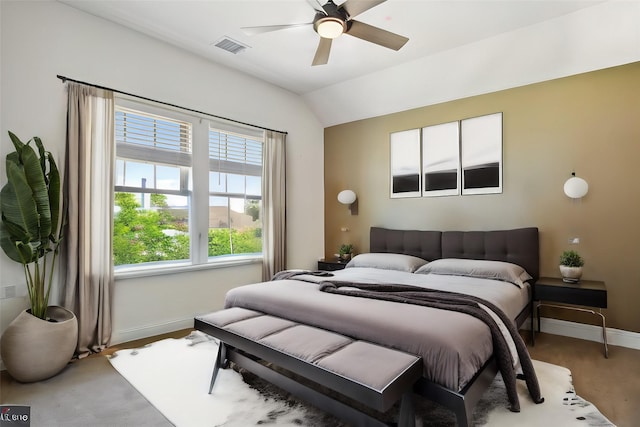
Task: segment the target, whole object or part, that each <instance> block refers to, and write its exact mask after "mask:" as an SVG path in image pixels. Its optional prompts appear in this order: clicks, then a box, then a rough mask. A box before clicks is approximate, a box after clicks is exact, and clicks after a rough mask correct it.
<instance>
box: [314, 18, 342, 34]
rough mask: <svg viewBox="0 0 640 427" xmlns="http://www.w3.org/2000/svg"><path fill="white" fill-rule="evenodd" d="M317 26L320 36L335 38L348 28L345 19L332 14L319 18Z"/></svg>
mask: <svg viewBox="0 0 640 427" xmlns="http://www.w3.org/2000/svg"><path fill="white" fill-rule="evenodd" d="M315 27H316V32H317V33H318V34H319V35H320V37H322V38H325V39H335V38H336V37H338V36H340V35H341V34H342V33H344V31H345V29H346V28H345V24H344V21H342V20H340V19H338V18H333V17H330V16H328V17H325V18H322V19H320V20H318V22H316V25H315Z"/></svg>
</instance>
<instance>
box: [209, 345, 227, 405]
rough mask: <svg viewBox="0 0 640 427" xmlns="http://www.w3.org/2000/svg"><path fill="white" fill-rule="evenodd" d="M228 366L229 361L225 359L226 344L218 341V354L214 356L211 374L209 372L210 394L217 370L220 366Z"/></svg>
mask: <svg viewBox="0 0 640 427" xmlns="http://www.w3.org/2000/svg"><path fill="white" fill-rule="evenodd" d="M228 366H229V361H228V360H227V345H226V344H225V343H223V342H222V341H220V344H219V345H218V355H217V356H216V361H215V364H214V365H213V374H211V384H209V394H211V390H213V385H214V384H215V383H216V377H217V376H218V371H219V370H220V368H222V369H226V368H227V367H228Z"/></svg>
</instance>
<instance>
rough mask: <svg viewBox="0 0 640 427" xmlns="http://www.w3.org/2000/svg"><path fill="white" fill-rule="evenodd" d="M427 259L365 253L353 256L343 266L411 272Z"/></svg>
mask: <svg viewBox="0 0 640 427" xmlns="http://www.w3.org/2000/svg"><path fill="white" fill-rule="evenodd" d="M426 263H427V261H425V260H423V259H422V258H418V257H415V256H411V255H403V254H387V253H366V254H359V255H356V256H355V257H353V259H352V260H351V261H349V263H348V264H347V265H346V267H345V268H350V267H369V268H379V269H381V270H398V271H406V272H409V273H413V272H414V271H416V270H417V269H418V268H420V267H421V266H423V265H425V264H426Z"/></svg>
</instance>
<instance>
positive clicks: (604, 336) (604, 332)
mask: <svg viewBox="0 0 640 427" xmlns="http://www.w3.org/2000/svg"><path fill="white" fill-rule="evenodd" d="M594 313H595V314H597V315H599V316H600V317H602V342H603V343H604V357H605V358H607V359H608V358H609V346H608V345H607V325H606V323H605V318H604V314H602V312H601V311H595V312H594Z"/></svg>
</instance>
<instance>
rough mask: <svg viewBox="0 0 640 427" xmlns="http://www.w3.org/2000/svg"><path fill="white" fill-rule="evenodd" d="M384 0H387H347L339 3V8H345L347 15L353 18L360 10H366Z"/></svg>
mask: <svg viewBox="0 0 640 427" xmlns="http://www.w3.org/2000/svg"><path fill="white" fill-rule="evenodd" d="M385 1H387V0H347V1H346V2H344V3H342V4H341V5H340V7H339V9H344V10H346V11H347V13H348V14H349V17H350V18H354V17H355V16H356V15H360V14H361V13H362V12H366V11H367V10H369V9H371V8H373V7H376V6H377V5H379V4H380V3H384V2H385Z"/></svg>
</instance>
